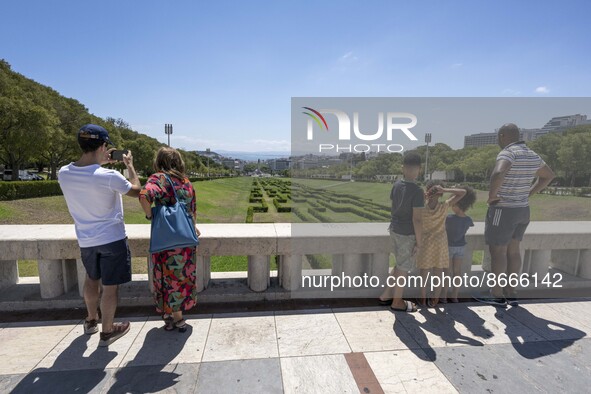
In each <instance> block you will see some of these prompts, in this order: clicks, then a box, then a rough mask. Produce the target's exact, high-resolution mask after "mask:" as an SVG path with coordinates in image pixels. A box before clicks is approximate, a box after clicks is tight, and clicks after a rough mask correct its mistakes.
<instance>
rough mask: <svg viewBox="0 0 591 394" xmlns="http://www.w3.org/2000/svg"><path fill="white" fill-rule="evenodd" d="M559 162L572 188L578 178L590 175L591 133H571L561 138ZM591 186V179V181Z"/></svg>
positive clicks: (590, 184)
mask: <svg viewBox="0 0 591 394" xmlns="http://www.w3.org/2000/svg"><path fill="white" fill-rule="evenodd" d="M557 155H558V162H559V163H560V167H561V168H562V170H563V171H564V172H565V175H566V176H567V177H570V186H571V187H572V186H575V179H576V177H577V176H585V175H589V173H590V169H591V133H569V134H567V135H565V136H563V137H562V138H561V141H560V147H559V148H558V152H557ZM589 186H591V177H590V179H589Z"/></svg>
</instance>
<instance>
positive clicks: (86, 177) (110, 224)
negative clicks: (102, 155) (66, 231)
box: [58, 163, 131, 248]
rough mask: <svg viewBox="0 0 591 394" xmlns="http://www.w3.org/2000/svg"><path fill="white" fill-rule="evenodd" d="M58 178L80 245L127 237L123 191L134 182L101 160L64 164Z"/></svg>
mask: <svg viewBox="0 0 591 394" xmlns="http://www.w3.org/2000/svg"><path fill="white" fill-rule="evenodd" d="M58 181H59V184H60V187H61V188H62V192H63V193H64V197H65V199H66V203H67V204H68V209H69V210H70V215H72V218H73V219H74V223H75V228H76V236H77V237H78V244H79V245H80V247H81V248H88V247H92V246H100V245H106V244H108V243H111V242H115V241H119V240H121V239H124V238H125V237H126V234H125V225H124V223H123V201H122V199H121V195H122V194H126V193H127V192H128V191H129V189H131V183H130V182H129V181H128V180H127V179H125V177H123V175H121V174H120V173H119V172H117V171H115V170H109V169H107V168H103V167H101V166H100V165H98V164H93V165H90V166H85V167H77V166H75V165H74V163H70V164H68V165H66V166H63V167H62V168H61V169H60V171H59V174H58Z"/></svg>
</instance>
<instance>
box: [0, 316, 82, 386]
mask: <svg viewBox="0 0 591 394" xmlns="http://www.w3.org/2000/svg"><path fill="white" fill-rule="evenodd" d="M74 327H75V326H74V325H73V324H46V323H45V322H36V324H35V325H32V324H20V323H19V324H16V323H15V324H8V325H7V326H6V327H5V328H4V329H3V330H1V331H0V344H2V345H1V346H0V374H1V375H7V374H20V373H27V372H29V371H30V370H31V369H33V368H34V367H35V366H36V365H37V364H38V363H39V360H41V359H42V358H43V357H45V356H46V355H47V354H48V353H49V352H50V351H51V350H52V349H53V348H54V347H55V346H56V345H57V344H58V343H59V342H60V341H61V340H62V339H63V338H64V337H65V336H66V335H68V333H69V332H70V331H72V329H73V328H74Z"/></svg>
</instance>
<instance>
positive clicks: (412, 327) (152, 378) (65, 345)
mask: <svg viewBox="0 0 591 394" xmlns="http://www.w3.org/2000/svg"><path fill="white" fill-rule="evenodd" d="M130 320H131V321H132V325H131V330H130V332H129V333H128V334H127V335H126V336H125V337H123V338H122V339H120V340H119V341H117V342H115V343H114V344H112V345H111V346H110V347H109V348H99V347H97V344H98V340H99V337H98V334H95V335H92V336H87V335H84V333H83V327H82V324H81V321H51V322H25V323H23V322H19V323H0V390H1V391H2V392H19V393H21V392H22V393H37V392H39V393H70V392H77V393H86V392H92V393H126V392H134V393H146V392H178V393H193V392H195V393H282V392H283V393H322V394H326V393H357V392H362V393H381V392H385V393H398V392H423V393H424V392H438V393H441V392H458V391H459V392H484V391H488V392H532V391H543V392H559V391H568V392H589V389H588V388H589V385H591V340H590V337H589V336H590V333H591V301H589V300H553V301H528V302H524V303H522V304H521V305H520V306H519V307H515V308H511V307H510V308H508V309H506V310H502V309H497V308H495V307H493V306H485V305H482V304H476V303H462V304H449V305H446V306H444V307H442V308H439V309H425V310H421V311H419V313H416V314H406V313H401V312H397V313H396V314H393V313H391V312H390V311H389V310H388V309H387V308H386V307H375V308H373V307H363V308H354V309H343V308H339V309H336V308H334V309H313V310H299V311H275V312H251V313H221V314H210V315H192V316H189V318H188V323H189V324H190V325H191V328H190V329H189V330H188V331H187V332H185V333H179V332H166V331H164V330H163V329H162V326H163V323H162V322H161V321H160V320H159V319H157V318H154V317H150V318H130Z"/></svg>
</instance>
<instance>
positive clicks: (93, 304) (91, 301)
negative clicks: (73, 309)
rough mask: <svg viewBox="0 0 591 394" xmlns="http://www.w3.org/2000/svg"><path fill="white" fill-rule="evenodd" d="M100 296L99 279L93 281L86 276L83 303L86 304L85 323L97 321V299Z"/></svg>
mask: <svg viewBox="0 0 591 394" xmlns="http://www.w3.org/2000/svg"><path fill="white" fill-rule="evenodd" d="M100 296H101V281H100V279H98V280H94V279H91V278H90V277H89V276H88V275H86V280H85V281H84V303H85V304H86V310H87V312H88V316H87V317H86V320H87V321H91V320H98V307H99V299H100Z"/></svg>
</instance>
